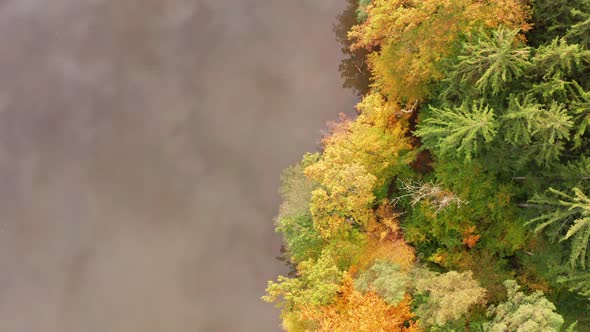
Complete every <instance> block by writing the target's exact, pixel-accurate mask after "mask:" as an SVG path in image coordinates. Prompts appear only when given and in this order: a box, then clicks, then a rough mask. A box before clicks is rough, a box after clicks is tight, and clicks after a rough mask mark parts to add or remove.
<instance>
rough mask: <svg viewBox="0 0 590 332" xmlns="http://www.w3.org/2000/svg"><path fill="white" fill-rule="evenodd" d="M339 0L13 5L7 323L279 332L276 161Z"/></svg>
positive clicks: (333, 52) (327, 73)
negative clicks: (268, 294)
mask: <svg viewBox="0 0 590 332" xmlns="http://www.w3.org/2000/svg"><path fill="white" fill-rule="evenodd" d="M345 5H346V4H345V1H339V0H297V1H293V0H203V1H198V0H110V1H109V0H2V1H0V40H2V48H1V49H0V77H2V79H1V80H0V331H2V332H4V331H6V332H37V331H44V332H70V331H71V332H95V331H96V332H136V331H137V332H151V331H154V332H155V331H158V332H163V331H165V332H176V331H187V332H188V331H191V332H195V331H197V332H201V331H204V332H209V331H211V332H223V331H246V332H249V331H252V332H264V331H278V330H279V329H278V324H279V321H278V317H277V316H278V314H277V312H276V310H274V309H273V308H272V306H271V305H268V304H265V303H263V302H262V301H260V300H259V298H260V296H261V295H262V294H263V290H264V288H265V285H266V281H267V280H268V279H272V278H274V277H275V276H276V275H277V274H278V273H280V272H282V271H283V269H284V268H283V267H282V266H281V263H280V262H278V261H276V260H275V259H274V257H275V256H276V255H277V254H278V246H279V243H280V240H279V239H278V238H277V237H276V235H274V233H273V225H272V218H273V216H274V215H275V213H276V211H277V206H278V197H277V194H276V192H277V187H278V179H279V178H278V176H279V174H280V170H281V169H282V168H284V167H285V166H286V165H288V164H290V163H293V162H295V161H297V160H298V159H299V158H300V156H301V154H302V153H304V152H305V151H309V150H313V149H314V148H315V146H316V142H317V139H318V138H319V137H320V129H321V128H322V127H323V126H324V122H325V121H326V120H328V119H334V118H336V114H337V113H338V112H340V111H347V110H349V109H350V106H351V105H352V104H353V100H352V97H351V93H350V92H349V91H344V90H342V89H341V88H340V86H341V84H340V79H339V76H338V71H337V66H338V62H339V57H340V55H339V47H338V45H337V44H336V42H335V41H334V36H333V34H332V23H333V22H334V19H333V18H334V17H335V16H336V14H337V13H338V12H339V11H340V10H341V9H342V7H344V6H345Z"/></svg>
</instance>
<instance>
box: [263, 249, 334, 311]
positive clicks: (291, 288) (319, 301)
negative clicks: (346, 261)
mask: <svg viewBox="0 0 590 332" xmlns="http://www.w3.org/2000/svg"><path fill="white" fill-rule="evenodd" d="M341 278H342V273H341V272H340V271H339V270H338V268H337V267H336V264H335V262H334V258H333V257H332V256H331V255H330V254H329V253H328V252H324V253H323V254H322V255H321V256H320V258H319V259H318V260H317V261H316V260H313V259H310V260H307V261H304V262H301V263H300V264H299V266H298V276H297V278H287V277H284V276H279V277H278V280H277V281H278V282H274V281H269V282H268V287H267V288H266V294H267V295H265V296H263V297H262V299H263V300H264V301H266V302H278V306H279V307H282V308H284V309H285V310H286V311H293V310H297V309H300V308H301V307H303V306H307V305H313V306H321V305H326V304H328V303H330V302H331V301H332V300H333V299H334V298H335V297H336V294H337V292H338V289H339V288H340V281H341Z"/></svg>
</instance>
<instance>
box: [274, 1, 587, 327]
mask: <svg viewBox="0 0 590 332" xmlns="http://www.w3.org/2000/svg"><path fill="white" fill-rule="evenodd" d="M348 4H349V7H348V8H347V9H346V10H345V12H344V13H343V15H341V16H340V17H339V19H340V21H341V23H342V24H343V25H341V26H337V27H336V29H335V31H336V32H337V33H338V39H339V41H340V42H342V43H343V46H344V48H345V53H346V54H347V55H348V56H349V58H347V59H345V60H344V62H343V64H341V68H340V69H341V71H342V74H343V78H344V79H345V85H346V86H352V87H353V88H354V90H355V91H357V92H360V93H361V94H362V98H361V101H360V102H359V103H358V105H357V107H356V109H357V115H356V116H344V115H341V116H340V118H339V119H338V120H337V121H334V122H331V123H329V125H328V131H327V134H326V135H325V136H324V137H323V139H322V141H321V146H320V150H321V152H318V153H314V154H306V155H305V156H304V158H303V160H302V161H301V162H300V163H299V164H297V165H294V166H292V167H290V168H288V169H287V170H285V172H284V174H283V178H282V189H281V196H282V198H283V202H282V204H281V208H280V213H279V216H278V217H277V231H279V232H281V233H282V234H283V238H284V252H285V255H286V257H285V258H284V260H285V261H287V262H288V263H289V264H290V267H291V273H290V275H289V276H287V277H286V276H280V277H278V280H277V281H276V282H275V281H271V282H269V284H268V288H267V295H266V296H264V297H263V299H264V300H266V301H268V302H275V303H277V304H278V306H279V307H280V308H281V310H282V314H281V317H282V319H283V328H284V329H285V330H287V331H289V332H304V331H305V332H308V331H309V332H313V331H322V332H357V331H371V332H372V331H422V330H424V331H484V332H488V331H531V332H532V331H541V330H543V331H561V330H563V329H565V328H567V331H575V330H576V329H577V331H579V332H585V331H590V318H589V317H588V315H587V313H588V312H589V310H590V269H589V266H590V263H589V262H590V250H589V249H588V248H589V247H590V208H589V207H588V206H589V205H588V203H589V202H590V198H589V197H590V181H588V180H589V179H590V143H589V142H590V130H588V129H589V128H590V80H588V77H590V49H588V47H590V44H589V43H588V38H587V37H588V35H590V2H589V1H588V0H573V1H565V0H553V1H549V0H534V1H523V0H360V1H357V0H348ZM345 14H346V15H348V16H346V15H345ZM343 31H348V39H346V38H344V37H343V36H344V33H343ZM369 77H370V79H369ZM355 78H362V79H360V80H358V82H356V83H355V81H354V79H355ZM368 81H370V84H369V82H368ZM355 84H358V85H355ZM514 280H516V281H514ZM517 282H518V283H519V284H520V285H519V284H517ZM534 290H535V292H533V291H534ZM539 290H542V291H543V293H541V292H540V291H539ZM576 321H577V325H576V324H574V322H576ZM568 326H569V328H568Z"/></svg>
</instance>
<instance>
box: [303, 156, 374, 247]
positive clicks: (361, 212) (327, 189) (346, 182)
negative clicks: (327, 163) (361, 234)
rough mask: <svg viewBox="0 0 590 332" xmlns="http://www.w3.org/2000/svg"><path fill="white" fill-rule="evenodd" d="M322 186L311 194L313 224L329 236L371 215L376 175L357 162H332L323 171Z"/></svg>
mask: <svg viewBox="0 0 590 332" xmlns="http://www.w3.org/2000/svg"><path fill="white" fill-rule="evenodd" d="M323 177H324V179H323V184H324V187H323V188H318V189H316V190H314V191H313V192H312V193H311V205H310V211H311V215H312V216H313V220H314V225H315V227H316V229H317V230H318V231H319V233H320V234H321V235H322V237H324V238H326V239H327V238H330V237H333V236H334V235H336V234H338V233H339V232H340V231H342V230H344V229H345V228H346V227H347V225H350V224H351V223H357V224H361V225H362V224H366V223H367V222H368V221H369V220H370V219H371V218H372V217H373V211H372V210H371V205H372V204H373V201H374V199H375V196H374V195H373V189H374V187H375V182H376V181H377V178H376V177H375V176H374V175H372V174H369V173H367V171H366V169H365V168H364V167H363V166H361V165H358V164H344V165H333V166H332V167H330V168H328V169H326V172H325V173H324V174H323ZM347 222H348V223H347Z"/></svg>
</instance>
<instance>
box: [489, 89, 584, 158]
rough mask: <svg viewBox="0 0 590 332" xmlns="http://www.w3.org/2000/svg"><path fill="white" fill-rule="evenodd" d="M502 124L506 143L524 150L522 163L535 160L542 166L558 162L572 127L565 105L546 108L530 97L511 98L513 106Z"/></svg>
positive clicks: (509, 107) (553, 104) (553, 103)
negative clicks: (524, 160)
mask: <svg viewBox="0 0 590 332" xmlns="http://www.w3.org/2000/svg"><path fill="white" fill-rule="evenodd" d="M501 120H502V124H503V128H504V129H505V135H504V140H505V141H506V142H507V143H509V144H511V145H513V146H516V147H520V148H522V149H523V152H524V154H523V155H524V158H523V159H526V160H529V159H533V160H535V162H536V163H537V164H539V165H543V164H544V165H548V164H549V163H550V162H553V161H556V160H558V159H559V156H560V154H561V152H562V150H563V149H564V142H565V141H569V139H570V130H571V129H572V127H573V121H572V117H571V116H570V115H569V114H568V113H567V111H566V108H565V105H563V104H560V103H557V102H552V103H551V104H550V105H549V107H548V108H546V107H544V106H543V105H541V104H539V103H537V102H536V101H535V100H534V98H533V96H532V95H530V94H529V95H525V96H514V95H513V96H510V104H509V106H508V109H507V111H506V114H504V115H503V116H502V118H501Z"/></svg>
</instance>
